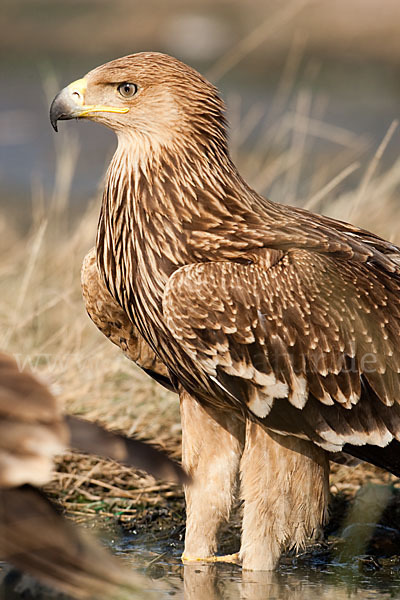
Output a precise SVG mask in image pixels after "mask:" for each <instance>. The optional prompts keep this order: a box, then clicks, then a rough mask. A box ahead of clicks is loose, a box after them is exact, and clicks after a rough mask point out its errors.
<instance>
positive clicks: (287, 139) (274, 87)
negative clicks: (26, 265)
mask: <svg viewBox="0 0 400 600" xmlns="http://www.w3.org/2000/svg"><path fill="white" fill-rule="evenodd" d="M399 30H400V3H399V2H398V0H384V1H383V2H382V1H379V0H335V2H329V1H328V0H315V1H313V0H295V1H291V0H246V2H243V1H241V0H190V1H187V0H169V1H168V2H164V1H163V0H146V1H145V2H144V1H137V0H114V1H113V2H109V1H106V0H83V1H82V0H66V1H64V2H55V1H54V0H35V1H34V0H19V1H18V2H15V1H14V0H3V1H2V8H1V13H0V50H1V51H0V71H1V82H2V84H1V95H0V197H1V203H2V205H3V208H5V209H7V210H9V211H14V212H16V213H17V215H16V217H17V220H18V221H20V220H21V217H22V220H24V219H26V218H27V217H28V213H27V212H26V210H25V208H24V209H23V207H26V205H29V204H30V203H31V202H32V199H33V200H34V201H37V200H38V198H39V200H40V198H41V197H42V196H43V197H47V198H49V197H50V196H51V195H52V194H53V192H54V181H55V174H56V173H57V168H56V159H57V152H60V148H59V146H60V145H62V141H61V140H57V139H56V136H55V135H54V133H53V132H52V130H51V128H50V125H49V122H48V104H49V101H50V99H51V96H52V95H53V94H54V93H55V92H56V91H57V90H58V89H59V88H60V87H61V86H64V85H65V84H67V83H69V82H70V81H72V80H75V79H77V78H79V77H81V76H82V75H83V74H85V73H86V72H87V71H88V70H90V69H92V68H93V67H95V66H97V65H99V64H101V63H103V62H106V61H108V60H110V59H113V58H116V57H118V56H121V55H124V54H129V53H133V52H138V51H141V50H155V51H161V52H166V53H170V54H172V55H175V56H176V57H178V58H180V59H182V60H183V61H186V62H188V63H190V64H191V65H193V66H194V67H196V68H198V69H199V70H200V71H201V72H202V73H203V74H205V75H207V76H209V77H210V78H211V79H212V80H213V81H214V82H215V83H216V84H217V85H218V86H219V87H220V89H221V91H222V94H223V96H224V98H225V100H226V102H227V104H228V107H229V112H228V116H229V121H230V123H231V139H232V152H233V154H234V156H235V159H236V160H237V161H238V162H239V164H240V167H241V169H242V171H243V173H244V175H245V176H246V177H247V178H248V179H249V180H250V182H251V183H252V184H253V185H254V186H255V187H256V188H257V190H258V191H260V192H261V193H263V194H268V195H269V196H270V197H271V198H272V199H274V200H277V201H280V202H287V203H291V204H294V203H300V204H304V203H305V202H307V201H309V200H310V199H314V202H313V203H312V204H313V206H314V207H315V208H322V209H323V208H324V202H326V201H327V200H328V198H326V197H325V196H324V198H321V199H320V200H318V198H317V199H316V200H315V194H317V193H319V192H320V190H321V188H323V187H324V186H325V185H327V184H329V182H330V181H331V180H332V179H333V178H334V177H335V176H336V175H339V174H340V173H341V172H343V170H344V169H346V168H348V171H349V172H346V173H345V174H344V176H343V182H341V181H339V182H336V185H335V186H334V190H333V194H334V195H336V196H338V195H339V194H343V192H344V191H347V190H349V189H352V187H354V184H355V182H357V181H358V182H359V181H360V178H361V177H362V169H363V167H364V168H365V167H366V166H367V164H368V159H369V158H371V156H372V155H373V154H374V152H375V151H376V149H377V147H378V145H379V143H380V141H381V140H382V138H383V137H384V136H385V133H386V132H387V130H388V128H389V127H390V125H391V123H392V122H393V120H394V119H396V118H397V117H398V109H399V100H400V31H399ZM65 129H66V128H64V127H63V124H61V131H62V133H61V135H59V136H58V137H62V136H64V137H65V135H68V136H70V137H71V136H72V137H73V140H72V141H71V139H70V137H69V138H68V144H69V149H70V153H72V154H73V155H71V156H70V158H69V161H70V164H69V167H68V168H69V170H70V172H69V175H70V179H69V180H68V182H67V181H65V180H64V182H63V184H64V186H68V189H64V188H63V189H62V190H58V192H59V193H60V194H61V195H63V198H64V201H66V196H68V202H69V203H70V204H72V205H73V206H75V207H77V208H78V210H79V209H80V208H82V205H83V204H86V202H87V199H88V197H89V196H92V195H93V194H94V193H95V192H96V189H97V185H98V181H99V179H100V178H101V176H102V173H103V172H104V168H105V165H106V163H107V161H108V159H109V157H110V155H111V153H112V152H113V148H114V144H115V142H114V139H113V135H112V134H111V133H109V132H107V131H105V130H103V129H102V128H100V127H93V126H92V125H91V124H87V123H78V124H76V125H75V124H73V125H72V126H71V124H68V133H67V134H65ZM399 139H400V138H399V133H398V132H397V133H394V136H393V139H392V140H391V142H390V143H389V144H388V146H387V148H386V150H385V152H384V155H383V157H382V159H381V160H380V168H381V169H382V168H388V167H389V166H390V165H391V164H392V163H393V161H394V160H395V159H396V158H397V154H398V149H399ZM55 144H58V146H56V148H55ZM360 160H361V164H360V165H356V164H354V163H355V162H356V163H357V162H358V161H360ZM276 161H278V164H277V162H276ZM64 169H67V167H66V166H65V165H64ZM58 176H60V174H59V175H58ZM63 176H64V178H65V177H66V173H64V175H63ZM58 183H59V184H60V182H58ZM391 183H393V182H391ZM329 200H330V201H331V200H332V195H331V196H330V197H329ZM376 200H377V199H376ZM321 204H322V206H321ZM21 211H23V214H21Z"/></svg>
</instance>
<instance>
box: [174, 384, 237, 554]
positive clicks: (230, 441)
mask: <svg viewBox="0 0 400 600" xmlns="http://www.w3.org/2000/svg"><path fill="white" fill-rule="evenodd" d="M180 401H181V419H182V460H183V466H184V468H185V469H186V470H187V472H188V473H189V475H191V476H192V477H193V483H192V484H191V485H189V486H186V487H185V496H186V512H187V518H186V539H185V550H184V553H183V557H182V558H183V559H184V560H199V559H210V558H211V557H213V556H214V555H215V552H216V551H217V534H218V529H219V527H220V525H221V524H222V523H223V522H224V521H226V520H227V519H228V518H229V513H230V509H231V505H232V500H233V495H234V491H235V485H236V480H237V474H238V471H239V462H240V456H241V452H242V449H243V440H244V423H243V422H241V421H239V419H238V418H237V417H235V416H232V415H229V414H228V413H222V414H221V412H219V413H218V414H217V413H214V411H213V410H211V409H210V410H209V411H208V409H207V410H206V409H205V408H203V407H202V406H201V405H200V404H199V403H198V402H197V401H196V400H195V399H194V398H192V397H191V396H190V395H189V394H187V393H186V392H181V395H180ZM214 417H215V418H214ZM217 419H218V420H217Z"/></svg>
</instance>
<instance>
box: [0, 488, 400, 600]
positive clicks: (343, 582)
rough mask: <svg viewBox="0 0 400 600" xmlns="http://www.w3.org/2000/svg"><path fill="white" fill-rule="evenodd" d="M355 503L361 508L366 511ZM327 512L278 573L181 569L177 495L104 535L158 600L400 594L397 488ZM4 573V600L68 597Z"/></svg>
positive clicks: (230, 540)
mask: <svg viewBox="0 0 400 600" xmlns="http://www.w3.org/2000/svg"><path fill="white" fill-rule="evenodd" d="M384 497H385V498H387V506H386V508H385V509H384V511H383V513H382V515H381V516H380V518H379V523H371V522H368V516H370V515H371V514H372V513H371V510H372V511H373V510H374V503H375V504H376V503H377V502H382V498H384ZM357 506H358V508H359V507H360V506H362V510H361V512H360V511H359V510H357ZM371 507H372V509H371ZM239 513H240V510H237V511H236V513H235V515H234V519H233V524H232V525H231V526H229V527H228V528H227V529H226V531H225V532H224V533H223V540H224V541H223V544H222V545H221V552H223V553H229V552H234V551H236V550H237V549H238V547H239V533H240V531H239ZM330 513H331V516H330V520H329V523H328V525H327V526H326V527H325V531H324V539H323V540H321V541H317V542H314V543H312V544H310V545H309V547H308V548H306V549H305V550H304V551H302V552H300V553H297V554H296V553H295V552H294V551H292V552H288V553H286V554H285V556H283V557H282V560H281V563H280V566H279V569H278V571H277V572H276V573H267V572H264V573H250V572H247V573H246V572H242V570H241V569H240V567H239V566H236V565H224V564H218V565H208V564H203V563H199V564H194V565H185V566H183V565H182V563H181V561H180V556H181V553H182V550H183V540H184V533H185V531H184V505H183V501H182V499H179V498H178V499H174V500H169V501H167V502H165V503H164V504H163V506H148V505H147V506H146V505H145V504H143V505H142V506H138V511H137V515H136V517H135V518H133V519H132V520H130V521H129V522H127V521H125V520H123V521H122V520H119V519H118V517H116V518H114V519H108V520H106V521H105V522H104V523H103V533H102V537H103V539H104V541H105V543H106V544H107V545H108V546H109V547H110V548H111V549H112V551H113V552H114V553H115V554H116V555H117V556H118V557H120V559H121V560H122V561H123V562H126V563H127V565H128V566H129V567H132V568H133V569H136V570H139V572H141V573H142V574H144V575H145V577H146V581H147V583H148V587H147V589H146V590H145V593H149V594H151V592H154V597H156V598H160V599H164V598H165V599H167V598H172V597H173V598H176V599H180V598H182V599H183V598H184V599H185V600H236V599H237V600H239V599H240V600H265V599H271V600H272V599H274V600H284V599H286V598H287V599H289V598H290V599H293V598H294V599H297V598H299V599H300V598H309V599H311V600H312V599H314V598H315V599H316V598H318V599H319V600H320V599H325V598H326V599H330V598H332V599H333V598H335V600H336V599H339V600H340V599H341V598H343V599H344V598H357V599H365V600H367V599H368V600H369V599H373V598H400V494H399V492H398V491H397V490H396V489H395V488H394V487H393V486H388V485H379V484H366V485H365V486H363V487H362V488H361V490H360V491H359V492H358V494H357V495H356V498H355V499H354V498H352V497H351V496H350V495H349V494H345V493H338V494H335V495H333V496H332V499H331V505H330ZM91 523H92V524H93V521H92V522H91ZM92 524H90V523H87V524H86V526H88V527H92ZM2 577H3V579H2V585H1V588H0V598H1V600H3V599H4V600H39V599H40V600H67V598H68V597H67V596H65V595H63V594H57V593H55V592H53V591H51V590H47V589H45V588H43V587H42V586H39V585H37V584H35V583H34V582H33V581H32V580H31V579H30V578H29V577H26V576H21V574H19V573H18V572H16V571H15V570H13V569H11V570H10V569H9V568H8V567H5V568H4V569H3V571H2ZM132 597H133V596H132ZM135 597H136V596H135ZM149 597H150V596H149Z"/></svg>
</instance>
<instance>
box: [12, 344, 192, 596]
mask: <svg viewBox="0 0 400 600" xmlns="http://www.w3.org/2000/svg"><path fill="white" fill-rule="evenodd" d="M68 446H69V447H72V448H75V449H78V450H80V451H83V452H90V453H94V454H98V455H102V456H108V457H111V458H114V459H116V460H120V461H123V462H125V463H128V464H130V465H133V466H135V467H137V468H140V469H141V470H147V471H149V472H151V473H152V474H154V475H155V476H158V477H164V478H165V479H169V480H172V481H175V482H183V481H187V477H186V475H185V474H184V473H183V471H182V469H181V468H179V467H178V465H176V464H175V463H174V462H173V461H171V460H170V459H169V458H168V457H167V456H166V455H165V454H163V453H162V452H160V451H159V450H157V449H156V448H154V447H152V446H150V445H148V444H146V443H145V442H141V441H140V440H133V439H128V438H125V437H123V436H120V435H117V434H114V433H112V432H108V431H105V430H104V429H102V428H101V427H100V426H98V425H97V424H95V423H90V422H88V421H85V420H83V419H79V418H76V417H72V416H63V415H62V413H61V411H60V407H59V404H58V402H57V400H56V398H55V397H54V396H53V394H52V393H51V392H50V391H49V389H48V388H47V387H46V386H45V385H44V384H43V383H42V382H41V381H39V380H38V379H37V378H36V377H34V376H33V375H32V374H31V373H29V372H28V371H26V370H20V368H19V366H18V364H17V362H16V361H15V360H14V358H12V357H11V356H9V355H7V354H5V353H3V352H0V506H1V512H0V560H7V561H9V562H10V563H12V564H13V565H15V566H16V567H18V568H19V569H22V570H23V571H26V572H28V573H30V574H31V575H34V576H35V577H36V578H37V579H39V580H40V581H42V582H44V583H46V584H51V585H52V586H54V587H56V588H57V589H59V590H62V591H64V592H67V593H70V594H72V595H73V596H74V597H76V598H88V599H89V598H93V597H94V596H93V594H95V596H96V598H99V597H104V596H107V597H109V594H111V593H112V594H113V597H114V594H115V592H116V590H117V588H119V586H121V585H124V586H128V587H129V589H132V588H133V589H134V590H135V591H138V590H139V589H140V585H141V583H142V582H141V581H140V580H138V578H137V577H136V576H133V575H132V574H131V573H129V572H128V571H127V570H125V569H123V568H122V567H121V565H120V564H119V563H118V561H116V560H114V559H113V558H112V556H111V555H110V554H109V553H108V552H107V551H106V550H105V549H104V548H103V547H102V546H101V545H100V544H98V543H96V542H95V540H94V539H92V538H90V537H88V536H85V535H83V534H82V533H81V531H80V529H79V528H78V527H75V526H73V524H72V523H70V522H68V521H67V520H66V519H65V518H64V517H63V516H62V515H61V513H60V512H59V510H57V509H56V508H55V507H54V505H53V504H52V503H51V502H50V501H49V500H48V498H47V497H46V496H45V495H44V493H43V492H42V491H41V490H40V489H38V487H37V486H41V485H43V484H45V483H48V482H49V481H50V480H51V478H52V471H53V463H54V456H55V455H56V454H61V453H62V452H64V451H65V450H66V448H67V447H68Z"/></svg>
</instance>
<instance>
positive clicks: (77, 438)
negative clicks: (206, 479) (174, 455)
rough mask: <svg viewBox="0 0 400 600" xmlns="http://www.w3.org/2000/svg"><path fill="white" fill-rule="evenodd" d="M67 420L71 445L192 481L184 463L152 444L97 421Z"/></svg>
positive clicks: (159, 476) (157, 473) (155, 474)
mask: <svg viewBox="0 0 400 600" xmlns="http://www.w3.org/2000/svg"><path fill="white" fill-rule="evenodd" d="M65 421H66V423H67V424H68V428H69V432H70V446H71V448H74V449H76V450H79V451H80V452H87V453H89V454H97V455H99V456H105V457H106V458H113V459H114V460H117V461H119V462H123V463H127V464H129V465H131V466H133V467H135V468H136V469H140V470H141V471H146V472H147V473H150V475H153V477H156V478H157V479H166V480H167V481H173V482H174V483H188V482H189V478H188V476H187V475H186V473H185V471H184V470H183V469H182V467H180V466H179V465H178V464H177V463H176V462H175V461H173V460H171V459H170V458H169V457H168V456H167V455H166V454H165V453H164V452H162V451H161V450H158V449H157V448H155V447H154V446H152V445H151V444H148V443H146V442H143V441H141V440H135V439H132V438H127V437H125V436H123V435H118V434H117V433H113V432H111V431H106V430H105V429H103V428H102V427H100V425H97V424H96V423H90V422H89V421H85V420H83V419H79V418H77V417H72V416H67V417H65Z"/></svg>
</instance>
